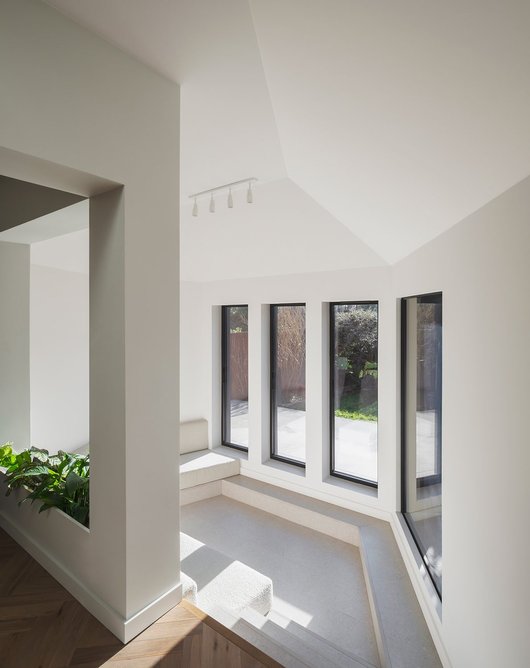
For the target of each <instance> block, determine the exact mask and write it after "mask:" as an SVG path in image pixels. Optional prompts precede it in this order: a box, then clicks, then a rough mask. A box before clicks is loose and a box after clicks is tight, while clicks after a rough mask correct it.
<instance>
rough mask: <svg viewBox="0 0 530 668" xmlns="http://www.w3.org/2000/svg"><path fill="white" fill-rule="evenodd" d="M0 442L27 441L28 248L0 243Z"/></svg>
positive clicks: (23, 444) (19, 445)
mask: <svg viewBox="0 0 530 668" xmlns="http://www.w3.org/2000/svg"><path fill="white" fill-rule="evenodd" d="M0 314H1V315H0V444H2V443H5V442H6V441H11V442H13V444H14V447H15V448H18V449H23V448H26V447H28V446H29V443H30V421H29V409H30V388H29V247H28V246H25V245H23V244H12V243H5V242H0Z"/></svg>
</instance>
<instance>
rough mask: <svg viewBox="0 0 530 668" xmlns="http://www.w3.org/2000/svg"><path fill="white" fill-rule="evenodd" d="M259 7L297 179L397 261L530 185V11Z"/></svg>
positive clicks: (430, 1) (511, 7)
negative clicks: (529, 180)
mask: <svg viewBox="0 0 530 668" xmlns="http://www.w3.org/2000/svg"><path fill="white" fill-rule="evenodd" d="M250 3H251V8H252V11H253V15H254V20H255V26H256V31H257V36H258V42H259V47H260V51H261V54H262V59H263V64H264V68H265V74H266V77H267V82H268V86H269V91H270V94H271V99H272V103H273V108H274V113H275V118H276V122H277V127H278V131H279V135H280V141H281V145H282V148H283V152H284V156H285V160H286V165H287V172H288V175H289V176H290V177H291V178H292V179H293V180H294V181H295V182H296V183H298V185H300V186H301V187H302V188H304V189H305V190H306V192H308V193H310V194H311V196H312V197H314V198H315V200H316V201H318V202H319V203H320V204H321V205H322V206H324V207H326V208H327V209H328V211H330V212H331V213H332V214H333V215H334V216H335V217H336V218H337V219H338V220H340V221H341V222H343V223H344V224H345V225H347V226H348V227H349V228H350V229H351V230H352V231H353V232H354V233H355V234H356V235H358V236H359V237H360V238H361V239H363V240H364V241H365V242H366V243H367V244H368V245H369V246H371V247H372V248H374V249H375V250H377V252H378V253H380V254H381V255H382V256H383V257H384V258H385V259H386V260H388V261H389V262H394V261H396V260H398V259H400V258H402V257H404V256H405V255H407V254H408V253H410V252H411V251H413V250H415V249H416V248H418V247H419V246H420V245H422V244H424V243H426V242H427V241H429V240H430V239H432V238H433V237H435V236H437V235H438V234H440V233H441V232H443V231H444V230H445V229H447V228H449V227H451V226H452V225H454V224H455V223H457V222H458V221H460V220H461V219H463V218H464V217H465V216H467V215H468V214H470V213H471V212H473V211H475V210H476V209H478V208H480V207H481V206H482V205H484V204H485V203H486V202H488V201H489V200H491V199H492V198H494V197H496V196H497V195H499V194H500V193H501V192H503V191H504V190H506V189H507V188H509V187H510V186H512V185H514V184H515V183H517V182H518V181H520V180H521V179H523V178H524V177H526V176H527V175H528V174H529V173H530V37H529V36H530V2H522V1H520V0H503V2H495V1H484V0H444V1H443V2H440V1H439V0H399V1H398V2H377V1H373V2H365V1H362V2H361V1H357V0H325V1H319V0H288V1H285V0H250Z"/></svg>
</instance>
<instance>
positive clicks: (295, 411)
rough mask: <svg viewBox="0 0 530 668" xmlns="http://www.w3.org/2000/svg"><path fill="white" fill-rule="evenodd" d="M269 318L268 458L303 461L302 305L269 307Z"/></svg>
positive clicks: (303, 379) (303, 325)
mask: <svg viewBox="0 0 530 668" xmlns="http://www.w3.org/2000/svg"><path fill="white" fill-rule="evenodd" d="M270 318H271V322H270V324H271V336H270V344H271V359H270V362H271V456H272V457H273V458H275V459H281V460H284V461H287V462H290V463H293V464H298V465H299V466H304V465H305V461H306V414H305V409H306V405H305V399H306V396H305V395H306V375H305V374H306V369H305V366H306V365H305V361H306V325H305V304H273V305H272V306H271V312H270Z"/></svg>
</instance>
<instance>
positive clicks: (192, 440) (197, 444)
mask: <svg viewBox="0 0 530 668" xmlns="http://www.w3.org/2000/svg"><path fill="white" fill-rule="evenodd" d="M207 449H208V420H204V419H202V418H201V419H199V420H189V421H187V422H181V423H180V454H181V455H185V454H187V453H188V452H197V451H198V450H207Z"/></svg>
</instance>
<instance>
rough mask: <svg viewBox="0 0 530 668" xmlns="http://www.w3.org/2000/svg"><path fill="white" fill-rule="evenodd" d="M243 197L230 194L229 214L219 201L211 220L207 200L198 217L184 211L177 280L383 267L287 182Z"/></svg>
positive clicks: (378, 260)
mask: <svg viewBox="0 0 530 668" xmlns="http://www.w3.org/2000/svg"><path fill="white" fill-rule="evenodd" d="M245 195H246V191H245V190H244V189H243V190H238V191H234V192H233V197H234V208H233V209H229V210H228V209H227V208H226V207H227V203H226V197H225V196H223V197H222V198H219V199H218V200H217V203H216V212H215V214H212V213H209V211H208V200H206V201H202V202H199V216H198V217H197V218H192V216H191V214H190V209H189V207H188V209H187V210H185V211H183V216H182V219H181V246H182V253H181V260H180V262H181V276H182V277H183V278H184V279H185V280H189V281H198V282H202V281H215V280H223V279H230V278H250V277H253V276H278V275H280V276H282V275H285V274H301V273H305V272H308V271H329V270H331V269H349V268H351V267H375V266H381V265H384V264H386V263H385V262H384V261H383V260H382V259H381V258H380V257H379V256H378V255H377V254H376V253H375V252H374V251H373V250H371V249H370V248H369V247H368V246H367V245H366V244H365V243H363V242H362V241H361V240H360V239H357V238H356V237H355V236H354V235H353V234H352V233H351V232H350V231H349V230H347V229H346V228H345V227H344V225H341V223H339V222H338V221H337V220H336V219H335V218H334V217H333V216H332V215H331V214H329V213H328V212H327V211H325V210H324V209H322V207H321V206H320V205H319V204H317V203H316V202H315V200H314V199H312V198H311V197H309V196H308V195H307V194H306V193H305V192H304V191H303V190H301V189H300V188H298V186H296V185H295V184H294V183H293V182H292V181H291V180H290V179H280V180H278V181H273V182H269V183H267V184H264V185H262V186H261V188H259V189H257V190H256V192H255V196H254V204H247V203H246V198H245Z"/></svg>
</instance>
